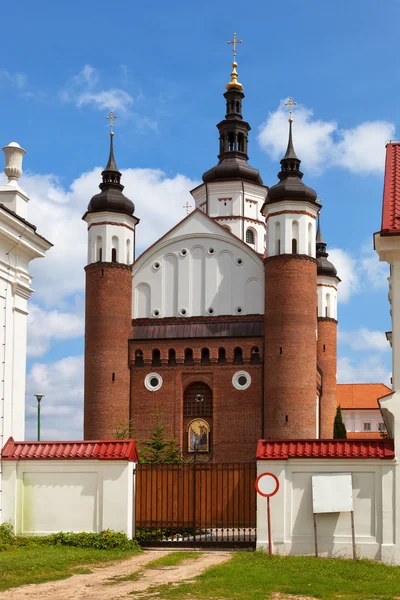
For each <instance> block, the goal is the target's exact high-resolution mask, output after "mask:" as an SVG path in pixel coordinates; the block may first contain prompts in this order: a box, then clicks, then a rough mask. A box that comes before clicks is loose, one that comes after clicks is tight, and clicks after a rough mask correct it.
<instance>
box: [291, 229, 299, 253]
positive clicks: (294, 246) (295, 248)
mask: <svg viewBox="0 0 400 600" xmlns="http://www.w3.org/2000/svg"><path fill="white" fill-rule="evenodd" d="M298 248H299V223H298V221H293V222H292V254H297V253H298Z"/></svg>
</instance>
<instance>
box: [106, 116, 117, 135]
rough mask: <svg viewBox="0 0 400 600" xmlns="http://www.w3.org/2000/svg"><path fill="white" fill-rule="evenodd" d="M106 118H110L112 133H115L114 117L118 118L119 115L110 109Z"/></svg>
mask: <svg viewBox="0 0 400 600" xmlns="http://www.w3.org/2000/svg"><path fill="white" fill-rule="evenodd" d="M106 119H110V135H114V132H113V127H114V119H118V117H117V115H114V113H113V111H112V110H110V114H109V115H107V116H106Z"/></svg>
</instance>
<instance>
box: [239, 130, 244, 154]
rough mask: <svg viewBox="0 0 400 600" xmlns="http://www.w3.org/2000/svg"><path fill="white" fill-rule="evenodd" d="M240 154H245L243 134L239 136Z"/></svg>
mask: <svg viewBox="0 0 400 600" xmlns="http://www.w3.org/2000/svg"><path fill="white" fill-rule="evenodd" d="M237 149H238V150H239V152H244V135H243V133H239V134H238V147H237Z"/></svg>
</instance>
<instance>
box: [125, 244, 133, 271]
mask: <svg viewBox="0 0 400 600" xmlns="http://www.w3.org/2000/svg"><path fill="white" fill-rule="evenodd" d="M131 262H132V260H131V240H126V264H127V265H130V264H131Z"/></svg>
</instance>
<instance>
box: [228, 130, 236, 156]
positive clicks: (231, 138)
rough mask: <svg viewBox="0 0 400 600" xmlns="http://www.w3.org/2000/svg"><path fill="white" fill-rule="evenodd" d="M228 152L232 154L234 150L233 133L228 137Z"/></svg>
mask: <svg viewBox="0 0 400 600" xmlns="http://www.w3.org/2000/svg"><path fill="white" fill-rule="evenodd" d="M228 150H229V151H230V152H233V150H235V134H234V133H230V134H229V135H228Z"/></svg>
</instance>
